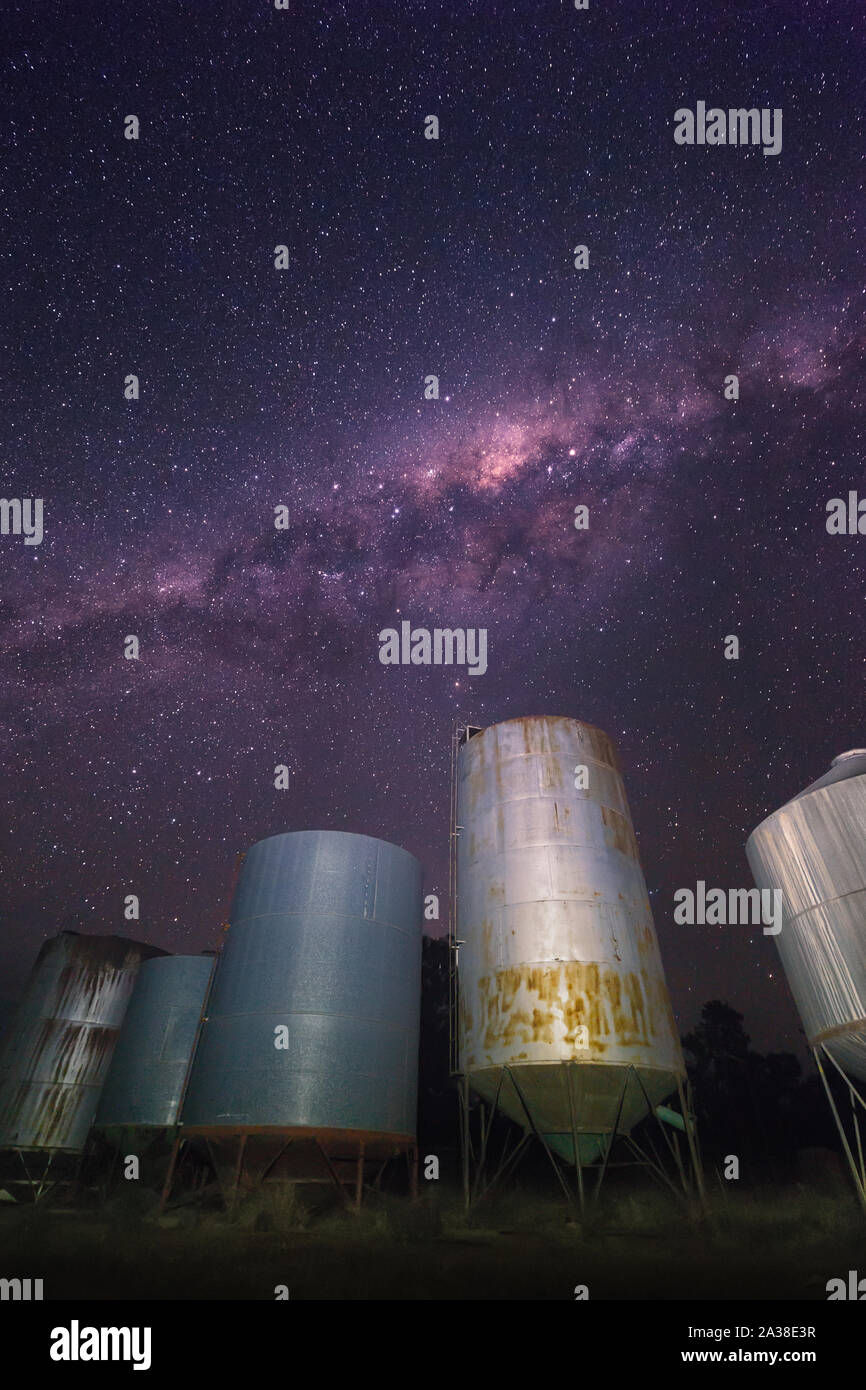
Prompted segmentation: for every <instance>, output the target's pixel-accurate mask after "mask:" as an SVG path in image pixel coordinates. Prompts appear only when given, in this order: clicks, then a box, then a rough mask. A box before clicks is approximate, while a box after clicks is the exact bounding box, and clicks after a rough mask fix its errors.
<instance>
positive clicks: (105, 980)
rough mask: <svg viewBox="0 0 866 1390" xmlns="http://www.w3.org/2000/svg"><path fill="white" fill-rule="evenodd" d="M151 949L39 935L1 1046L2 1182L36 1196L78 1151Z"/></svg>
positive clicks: (110, 939)
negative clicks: (33, 959)
mask: <svg viewBox="0 0 866 1390" xmlns="http://www.w3.org/2000/svg"><path fill="white" fill-rule="evenodd" d="M164 954H165V952H163V951H161V950H159V949H158V948H157V947H153V946H147V945H145V944H144V943H143V942H140V941H130V940H127V939H126V938H124V937H119V936H85V935H79V934H78V933H77V932H61V933H60V934H59V935H58V936H55V937H52V938H51V939H50V940H49V941H46V942H45V944H44V946H43V947H42V949H41V950H40V952H39V955H38V956H37V958H36V962H35V964H34V966H33V969H32V971H31V973H30V977H29V979H28V981H27V984H26V986H25V989H24V994H23V996H22V999H21V1001H20V1003H19V1005H18V1008H17V1010H16V1012H15V1013H14V1015H13V1018H12V1021H11V1024H10V1026H9V1031H8V1033H7V1036H6V1038H5V1040H4V1044H3V1048H2V1052H0V1169H2V1177H3V1183H4V1185H5V1186H7V1187H9V1186H10V1184H16V1185H17V1184H24V1185H25V1186H26V1187H29V1188H30V1189H31V1191H32V1192H34V1193H36V1194H37V1195H38V1194H39V1193H40V1192H41V1190H42V1188H43V1186H44V1185H46V1184H47V1183H50V1182H53V1181H54V1180H55V1178H58V1177H64V1176H68V1175H69V1173H70V1172H72V1171H74V1169H75V1166H76V1163H77V1159H78V1158H79V1157H80V1155H81V1154H82V1153H83V1150H84V1146H85V1143H86V1140H87V1135H88V1131H89V1129H90V1125H91V1121H92V1119H93V1115H94V1112H95V1110H96V1106H97V1102H98V1100H99V1094H100V1091H101V1089H102V1085H103V1082H104V1080H105V1075H106V1072H107V1070H108V1065H109V1063H110V1061H111V1055H112V1052H113V1051H114V1046H115V1043H116V1041H117V1037H118V1033H119V1030H120V1025H121V1023H122V1022H123V1017H124V1014H125V1012H126V1007H127V1004H128V1002H129V997H130V994H131V993H132V987H133V985H134V983H135V977H136V975H137V973H138V969H139V966H140V965H141V963H142V961H144V960H147V959H149V958H150V957H151V956H157V955H164Z"/></svg>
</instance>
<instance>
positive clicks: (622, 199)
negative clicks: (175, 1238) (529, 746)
mask: <svg viewBox="0 0 866 1390" xmlns="http://www.w3.org/2000/svg"><path fill="white" fill-rule="evenodd" d="M293 8H294V9H295V10H297V13H290V14H285V13H282V12H281V13H277V12H275V11H273V9H272V8H270V7H269V6H268V5H267V4H265V3H264V0H262V2H261V3H259V4H250V5H244V6H240V5H234V4H229V3H227V4H224V5H222V6H216V5H214V6H209V7H205V6H202V5H200V4H193V3H180V4H177V3H172V4H170V5H169V4H167V3H156V4H147V5H144V4H125V5H123V6H118V7H106V12H105V14H103V15H101V16H100V19H99V22H98V23H97V22H96V21H95V20H93V19H91V18H82V17H81V16H75V15H74V14H72V13H71V12H69V11H68V10H64V13H58V14H57V16H56V17H55V19H54V21H53V25H52V27H50V28H46V26H45V25H44V24H43V23H42V22H41V21H40V20H39V19H38V17H36V16H34V15H32V14H31V12H30V7H29V6H26V5H24V4H21V3H13V4H12V5H11V6H10V7H7V14H8V17H7V20H6V23H5V29H6V35H5V37H6V51H7V54H8V58H7V61H6V64H5V71H4V79H5V80H4V87H5V95H4V97H3V100H2V107H3V109H2V119H3V130H4V132H5V137H6V138H5V141H4V148H3V153H2V161H3V187H4V189H5V190H6V197H5V199H4V202H5V206H4V211H3V222H2V243H0V251H2V266H3V276H4V282H5V308H4V314H3V322H2V325H0V344H2V353H3V361H4V370H3V377H4V387H3V409H2V412H0V417H2V418H0V438H2V443H3V455H2V457H3V465H4V480H3V495H4V496H6V497H38V496H41V497H43V498H44V506H45V522H44V526H45V537H44V541H43V543H42V544H41V545H40V546H34V547H26V548H25V547H24V546H23V544H22V541H21V538H20V537H14V536H3V537H2V538H0V546H2V549H0V561H2V565H3V586H2V600H0V652H2V660H3V670H4V682H3V685H4V696H3V728H4V746H5V754H6V758H5V761H6V776H5V778H4V786H3V798H2V799H3V828H4V834H3V850H2V881H3V889H2V920H3V924H4V925H3V948H2V949H3V955H2V961H0V964H2V966H3V969H4V973H5V979H6V983H5V985H4V986H3V988H2V990H0V993H2V994H4V995H5V997H6V1002H7V1003H8V1001H9V1000H10V999H11V998H13V997H14V996H15V994H16V992H17V989H18V987H19V986H20V982H21V980H22V978H23V975H24V973H25V972H26V969H27V968H28V966H29V964H30V961H31V959H32V957H33V955H34V954H35V951H36V948H37V945H38V943H39V941H40V940H41V938H42V937H43V936H44V935H46V934H51V933H53V932H54V931H56V930H58V929H59V928H60V927H62V926H70V925H73V926H75V925H77V926H79V927H80V928H82V929H85V930H91V931H119V932H128V931H129V930H130V924H127V923H125V922H124V921H123V916H122V903H123V898H124V896H125V895H126V894H127V893H136V894H138V895H139V897H140V899H141V912H142V917H141V921H140V923H136V924H134V934H135V935H138V936H142V937H143V938H144V939H147V940H151V941H153V942H154V943H156V944H159V945H162V946H166V947H168V948H170V949H174V950H199V949H201V948H202V947H205V946H209V945H211V944H213V942H214V940H215V939H216V937H217V934H218V929H219V925H220V923H221V921H222V920H223V918H224V915H225V907H226V899H227V895H228V893H229V889H230V883H231V874H232V866H233V862H234V856H235V854H236V852H237V851H239V850H242V849H244V848H246V847H248V846H249V845H250V844H251V843H252V842H253V841H255V840H256V839H258V838H261V837H262V836H265V835H268V834H273V833H276V832H278V831H281V830H293V829H301V828H307V827H311V828H319V827H322V828H334V829H345V830H351V831H359V832H366V833H368V834H372V835H378V836H381V837H383V838H385V839H389V840H394V841H396V842H398V843H400V844H403V845H405V847H406V848H407V849H409V850H411V851H413V852H414V853H416V854H417V855H418V856H419V857H420V859H421V860H422V862H423V863H424V865H425V868H426V873H427V891H428V892H438V893H439V894H440V895H441V902H442V914H443V922H442V923H440V927H441V926H442V925H444V916H445V912H446V900H447V888H448V885H447V835H448V823H447V808H448V769H449V757H450V752H449V740H450V736H451V730H452V726H453V723H454V720H455V719H456V718H459V717H463V718H466V717H471V718H472V719H473V720H474V721H477V722H479V723H489V722H495V721H496V720H500V719H504V718H509V717H513V716H516V715H522V714H533V713H553V714H563V715H572V716H574V717H577V718H582V719H586V720H589V721H591V722H593V723H596V724H598V725H600V726H601V727H602V728H604V729H605V730H606V731H608V732H609V733H610V734H611V736H612V737H613V738H614V740H615V741H616V743H617V745H618V747H619V749H620V753H621V757H622V762H623V765H624V771H625V777H626V785H627V788H628V791H629V795H630V799H631V803H632V810H633V814H634V818H635V824H636V829H637V832H638V836H639V841H640V848H641V855H642V859H643V863H644V868H645V872H646V877H647V881H648V884H649V886H650V889H651V895H652V901H653V905H654V911H655V915H656V921H657V926H658V931H659V936H660V940H661V945H662V952H663V955H664V959H665V964H666V969H667V973H668V977H669V981H670V984H671V987H672V993H673V997H674V1004H675V1007H676V1010H677V1014H678V1018H679V1021H680V1023H681V1026H682V1027H683V1028H684V1029H685V1028H687V1027H689V1026H690V1025H691V1023H692V1022H693V1021H694V1017H695V1015H696V1012H697V1009H698V1008H699V1006H700V1004H701V1003H702V1002H703V1001H704V1000H706V999H709V998H713V997H721V998H725V999H727V1000H728V1001H729V1002H730V1003H731V1004H733V1005H734V1006H735V1007H737V1008H739V1009H740V1010H741V1011H742V1012H743V1013H744V1014H745V1015H746V1026H747V1028H748V1030H749V1031H750V1032H751V1033H752V1035H753V1037H754V1039H755V1040H756V1042H758V1043H759V1044H762V1045H764V1046H773V1047H780V1046H794V1045H796V1041H797V1023H796V1019H795V1016H794V1012H793V1007H792V1005H791V1003H790V1000H789V997H788V994H787V988H786V986H785V984H784V982H783V981H782V980H781V979H780V978H779V971H778V967H777V964H776V957H775V953H774V948H773V946H772V944H771V943H769V942H767V941H765V940H763V938H762V937H761V935H760V932H758V933H757V934H755V932H754V931H750V930H748V929H731V928H727V929H720V928H712V927H703V928H701V927H694V928H690V929H685V928H682V927H678V926H676V925H675V924H674V923H673V892H674V890H675V889H676V888H677V887H680V886H683V885H689V884H694V882H695V881H696V879H698V878H703V879H705V880H707V881H708V882H711V883H713V884H716V883H718V884H721V885H725V886H727V885H730V886H750V884H751V879H750V877H749V873H748V868H747V865H746V862H745V857H744V854H743V844H744V841H745V838H746V836H747V834H748V833H749V831H750V830H751V829H752V828H753V827H754V825H755V824H756V823H757V822H758V820H759V819H761V817H762V816H763V815H764V814H766V813H767V812H768V811H769V810H770V809H772V808H774V807H775V806H777V805H779V804H781V802H782V801H783V800H785V799H786V798H787V797H789V796H791V795H792V794H793V793H794V792H795V791H797V790H799V789H800V788H802V787H803V786H805V785H806V784H807V783H808V782H809V781H811V780H812V779H813V778H815V777H816V776H818V775H819V774H820V773H821V772H822V771H823V770H824V768H825V766H826V765H828V763H829V760H830V758H831V757H832V756H834V755H835V754H836V753H838V752H840V751H842V750H843V749H845V748H848V747H851V746H855V745H862V744H863V743H866V736H864V730H863V727H862V720H861V714H860V708H861V705H862V693H863V670H864V655H863V598H864V583H863V573H864V570H863V565H864V559H863V555H864V552H863V549H862V547H863V546H866V539H864V538H860V537H831V536H828V534H827V533H826V529H825V525H824V518H825V507H826V503H827V501H828V499H829V498H831V497H835V496H846V495H847V492H848V490H849V489H856V488H858V487H859V488H860V490H861V494H864V495H866V475H864V471H863V467H862V458H863V451H862V446H863V425H864V420H866V400H864V374H863V365H864V346H866V336H864V313H863V310H864V289H863V273H862V248H863V234H864V230H866V217H864V210H866V195H864V182H863V161H864V153H863V151H864V129H863V124H864V121H863V112H864V100H863V98H864V83H863V80H862V75H861V73H862V66H863V62H862V60H863V36H862V15H859V6H857V5H845V4H840V3H836V4H832V5H830V4H810V5H809V6H808V7H803V13H802V14H801V15H793V16H792V15H791V14H790V13H789V12H788V11H789V8H791V7H789V6H787V5H763V6H752V7H750V8H749V7H746V6H740V5H730V6H729V7H727V9H726V10H725V12H724V14H722V15H718V14H717V13H716V7H713V9H712V12H711V13H708V14H707V15H706V16H703V17H701V18H696V16H695V14H694V9H695V7H694V5H693V4H691V3H687V2H686V0H683V3H671V4H664V5H652V6H649V5H645V4H640V5H639V4H631V5H617V6H608V5H605V4H603V3H600V2H599V3H598V4H596V3H595V0H593V4H592V7H591V9H590V10H589V11H587V12H581V13H576V12H574V11H573V10H571V9H570V8H569V7H568V6H567V5H565V4H560V3H550V4H546V3H544V0H531V3H514V4H508V5H505V4H496V3H484V4H482V3H474V2H473V0H461V3H460V4H459V5H458V4H441V3H426V4H423V5H421V4H417V5H413V4H406V5H398V4H396V3H395V4H390V3H386V0H376V3H369V4H365V3H352V4H342V3H329V4H328V5H321V6H320V5H316V4H312V3H310V4H306V5H300V4H298V5H297V6H294V7H293ZM722 8H723V9H724V7H722ZM699 99H700V100H706V101H707V102H708V103H709V104H714V103H715V102H718V104H719V105H720V106H729V105H730V106H741V105H742V106H752V105H754V106H758V107H760V106H765V107H771V108H782V109H783V110H784V113H785V124H784V145H783V148H782V150H781V153H780V154H779V155H778V156H777V157H774V158H772V159H766V158H764V157H763V155H762V151H761V150H760V149H748V148H741V149H734V148H724V149H719V148H714V149H707V148H703V149H698V148H686V147H681V146H678V145H676V144H675V143H674V140H673V134H672V130H673V114H674V111H675V110H676V109H677V108H678V107H680V106H684V105H686V106H694V104H695V103H696V101H697V100H699ZM133 112H134V113H135V114H136V115H137V116H138V117H139V120H140V126H141V131H140V138H139V140H138V141H128V140H125V139H124V138H123V122H124V118H125V116H126V115H127V114H128V113H133ZM430 113H435V114H437V115H438V117H439V121H440V138H439V140H438V141H428V140H425V139H424V137H423V129H424V120H425V117H426V116H427V115H428V114H430ZM279 244H285V245H287V246H288V248H289V252H290V258H289V259H290V264H289V268H288V269H287V270H285V271H277V270H276V269H275V268H274V248H275V247H276V246H277V245H279ZM578 244H584V245H586V246H588V248H589V252H590V266H589V269H587V270H585V271H578V270H576V269H575V268H574V263H573V260H574V258H573V251H574V248H575V246H577V245H578ZM131 372H134V373H136V374H137V375H138V376H139V379H140V385H141V398H140V400H138V401H129V400H125V399H124V393H123V382H124V378H125V376H126V375H127V374H128V373H131ZM729 373H735V374H737V375H738V377H739V382H740V396H739V399H738V400H737V401H731V400H727V399H725V395H724V385H723V383H724V380H725V377H726V376H727V375H728V374H729ZM431 374H435V375H436V376H438V378H439V384H440V394H439V398H438V400H426V399H425V398H424V382H425V378H427V377H428V376H429V375H431ZM581 504H583V505H586V506H588V508H589V514H590V525H589V529H588V530H587V531H577V530H576V529H575V527H574V522H573V518H574V510H575V507H576V506H578V505H581ZM280 506H284V507H286V508H287V509H288V513H287V515H288V524H287V525H286V527H285V528H284V529H281V530H277V529H276V528H275V526H274V517H275V508H277V507H280ZM403 619H408V620H410V621H411V622H413V623H414V624H416V625H420V626H427V627H430V628H432V627H435V626H457V625H461V626H465V627H475V628H478V627H483V628H486V629H487V630H488V633H489V657H488V670H487V672H486V673H485V674H484V675H483V676H478V677H475V678H473V677H471V676H469V675H467V673H466V670H465V669H459V668H456V667H452V668H445V667H441V668H430V669H425V668H416V667H410V668H401V667H395V668H388V667H383V666H382V665H381V664H380V662H379V661H378V641H377V633H378V632H379V631H380V629H382V628H383V627H387V626H393V625H395V624H399V622H400V621H401V620H403ZM730 633H735V634H737V635H738V636H739V638H740V644H741V657H740V660H739V661H738V662H728V661H725V660H724V658H723V655H722V651H723V643H724V638H725V637H726V635H728V634H730ZM128 634H135V635H137V637H138V638H139V641H140V647H141V655H140V659H139V660H138V661H127V660H124V658H123V646H124V639H125V637H126V636H127V635H128ZM277 764H285V765H287V766H288V768H289V770H290V780H289V789H288V790H287V791H277V790H275V788H274V767H275V766H276V765H277Z"/></svg>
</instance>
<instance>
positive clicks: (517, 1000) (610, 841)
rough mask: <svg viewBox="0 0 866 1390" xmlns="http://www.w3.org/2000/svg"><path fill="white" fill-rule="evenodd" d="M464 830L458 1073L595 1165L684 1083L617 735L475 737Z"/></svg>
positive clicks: (510, 724) (461, 814)
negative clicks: (614, 1137) (612, 1139)
mask: <svg viewBox="0 0 866 1390" xmlns="http://www.w3.org/2000/svg"><path fill="white" fill-rule="evenodd" d="M581 769H583V770H581ZM584 783H585V785H584ZM457 823H458V836H457V936H458V940H459V961H458V978H459V1024H458V1039H459V1055H460V1071H461V1072H462V1073H463V1074H464V1075H465V1076H466V1078H467V1080H468V1084H469V1086H470V1088H471V1089H472V1090H473V1091H474V1092H475V1093H476V1094H477V1095H479V1096H480V1097H481V1098H482V1099H484V1100H485V1101H487V1102H488V1103H490V1104H492V1103H494V1102H496V1103H497V1104H498V1106H499V1108H500V1109H501V1110H502V1111H503V1112H504V1113H505V1114H506V1115H507V1116H508V1117H509V1118H510V1119H512V1120H514V1121H515V1122H516V1123H517V1124H519V1125H521V1126H522V1127H523V1128H524V1130H526V1129H528V1128H529V1127H530V1124H529V1121H530V1118H531V1125H532V1128H534V1129H536V1130H537V1131H538V1132H539V1133H540V1134H541V1136H542V1137H543V1139H544V1141H545V1142H546V1143H547V1145H548V1147H549V1148H550V1149H551V1150H552V1151H553V1152H555V1153H557V1154H558V1155H560V1157H563V1158H565V1159H567V1160H568V1161H569V1162H572V1163H573V1162H574V1159H575V1144H574V1135H575V1134H576V1135H577V1136H578V1139H577V1142H578V1149H579V1159H580V1163H581V1165H584V1164H587V1163H590V1162H592V1161H593V1159H595V1158H597V1157H598V1156H599V1155H600V1154H601V1153H602V1152H603V1151H604V1150H605V1147H606V1146H607V1143H608V1137H609V1136H610V1135H611V1134H612V1133H614V1132H616V1133H619V1134H623V1133H627V1132H628V1131H629V1130H630V1129H631V1128H632V1127H633V1126H634V1125H635V1124H637V1123H638V1121H639V1120H641V1119H643V1118H644V1116H645V1115H646V1114H647V1113H648V1111H649V1108H650V1104H651V1105H652V1106H653V1107H654V1106H655V1105H656V1104H658V1103H659V1102H660V1101H662V1100H663V1099H664V1098H665V1097H666V1096H668V1095H670V1094H671V1092H673V1091H675V1090H676V1089H677V1085H678V1082H681V1081H683V1080H684V1079H685V1067H684V1064H683V1058H682V1052H681V1049H680V1043H679V1038H678V1036H677V1031H676V1027H675V1023H674V1018H673V1012H672V1009H671V1005H670V999H669V997H668V991H667V986H666V984H665V978H664V971H663V968H662V962H661V957H660V954H659V948H658V942H657V940H656V934H655V929H654V926H653V920H652V913H651V911H650V905H649V900H648V897H647V891H646V884H645V883H644V878H643V873H642V872H641V867H640V863H639V860H638V852H637V845H636V843H635V837H634V832H633V829H632V824H631V818H630V815H629V810H628V805H627V802H626V797H625V790H624V787H623V782H622V778H621V776H620V773H619V770H618V766H617V761H616V755H615V753H614V749H613V745H612V744H611V741H610V739H609V738H608V737H607V735H606V734H604V733H602V732H601V730H599V729H596V728H594V727H592V726H591V725H589V724H584V723H581V722H579V721H578V720H575V719H564V718H555V717H547V716H542V717H537V718H527V719H512V720H508V721H506V722H504V723H501V724H495V725H493V726H491V727H490V728H487V729H484V730H482V731H479V732H475V733H473V735H472V736H471V737H469V738H467V739H466V740H465V742H464V743H463V744H462V746H461V747H460V749H459V752H458V759H457ZM648 1101H649V1104H648Z"/></svg>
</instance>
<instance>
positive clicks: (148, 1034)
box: [93, 955, 214, 1135]
mask: <svg viewBox="0 0 866 1390" xmlns="http://www.w3.org/2000/svg"><path fill="white" fill-rule="evenodd" d="M213 964H214V957H213V956H210V955H198V956H163V957H161V958H160V959H157V960H150V961H145V963H144V965H142V967H141V969H140V970H139V972H138V978H137V980H136V982H135V988H134V989H133V991H132V997H131V999H130V1001H129V1007H128V1009H127V1011H126V1017H125V1018H124V1020H123V1027H122V1028H121V1030H120V1037H119V1038H118V1041H117V1046H116V1048H115V1049H114V1056H113V1057H112V1059H111V1066H110V1067H109V1069H108V1074H107V1076H106V1078H105V1085H104V1086H103V1088H102V1095H101V1096H100V1098H99V1105H98V1107H97V1110H96V1118H95V1119H94V1122H93V1124H94V1128H95V1129H97V1130H99V1131H101V1132H103V1133H106V1134H109V1135H110V1134H111V1132H112V1131H114V1130H125V1131H128V1130H130V1129H153V1130H161V1129H169V1128H171V1127H172V1126H174V1125H175V1124H177V1119H178V1107H179V1105H180V1101H181V1097H182V1095H183V1088H184V1083H185V1081H186V1076H187V1072H188V1070H189V1066H190V1063H191V1061H192V1053H193V1048H194V1046H195V1040H196V1036H197V1033H198V1026H199V1020H200V1019H201V1014H202V1007H203V1005H204V1001H205V995H206V994H207V988H208V984H209V982H210V978H211V974H212V971H213Z"/></svg>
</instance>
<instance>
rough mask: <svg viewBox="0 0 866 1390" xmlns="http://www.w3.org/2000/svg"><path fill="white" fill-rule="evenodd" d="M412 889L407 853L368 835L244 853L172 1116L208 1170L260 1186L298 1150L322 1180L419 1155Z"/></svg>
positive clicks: (278, 840)
mask: <svg viewBox="0 0 866 1390" xmlns="http://www.w3.org/2000/svg"><path fill="white" fill-rule="evenodd" d="M421 884H422V870H421V865H420V864H419V863H418V861H417V860H416V859H415V858H414V857H413V856H412V855H411V854H408V853H407V852H406V851H405V850H403V849H400V848H398V847H397V846H396V845H392V844H387V843H386V842H384V841H382V840H376V839H371V838H370V837H368V836H366V835H351V834H345V833H343V832H340V831H297V832H294V833H290V834H284V835H274V836H272V837H271V838H269V839H266V840H261V841H260V842H259V843H258V844H256V845H254V846H253V848H252V849H251V850H250V851H249V853H248V854H247V855H246V858H245V862H244V865H243V869H242V872H241V875H240V878H239V881H238V885H237V889H236V891H235V895H234V901H233V905H232V909H231V912H230V923H231V926H230V929H229V931H228V933H227V935H226V938H225V942H224V945H223V948H222V952H221V955H220V959H219V964H218V967H217V971H216V975H215V978H214V983H213V987H212V991H211V995H210V1001H209V1004H208V1009H207V1019H206V1021H205V1024H204V1026H203V1028H202V1032H201V1037H200V1040H199V1045H198V1049H197V1052H196V1056H195V1060H194V1063H193V1067H192V1071H191V1074H190V1079H189V1086H188V1089H187V1094H186V1099H185V1101H184V1105H183V1112H182V1125H183V1134H184V1136H185V1137H189V1136H191V1135H195V1136H199V1137H201V1138H203V1139H205V1140H207V1141H208V1144H209V1147H210V1151H211V1155H212V1157H213V1158H214V1162H215V1163H216V1165H217V1169H218V1171H220V1169H222V1172H223V1174H224V1173H225V1170H226V1165H228V1167H229V1169H232V1168H233V1166H234V1165H235V1164H237V1167H236V1169H235V1171H236V1172H237V1173H238V1175H240V1174H241V1171H242V1170H243V1177H244V1178H245V1180H246V1181H256V1180H258V1178H260V1177H262V1176H263V1175H264V1173H265V1172H272V1171H273V1170H274V1165H275V1163H276V1161H277V1157H278V1156H280V1155H283V1154H284V1153H285V1151H286V1150H287V1148H288V1147H289V1146H291V1145H294V1150H293V1155H296V1154H297V1153H298V1144H297V1141H299V1140H301V1139H304V1140H307V1141H309V1144H308V1146H307V1147H308V1148H309V1147H310V1145H312V1146H313V1147H315V1148H316V1149H317V1150H318V1151H319V1152H320V1153H321V1154H322V1155H323V1156H324V1159H325V1162H326V1164H327V1165H328V1171H329V1172H330V1173H331V1175H332V1176H333V1173H334V1171H336V1169H335V1165H336V1164H338V1163H341V1162H344V1161H349V1160H352V1161H353V1162H355V1163H357V1164H360V1165H362V1166H363V1162H364V1161H365V1159H364V1156H365V1155H366V1158H367V1159H369V1158H373V1157H376V1156H380V1155H381V1154H382V1153H386V1154H387V1153H390V1152H393V1151H394V1150H395V1149H399V1150H402V1151H404V1152H406V1153H409V1152H410V1151H411V1150H412V1149H413V1147H414V1144H415V1130H416V1095H417V1071H418V1034H419V1022H420V974H421V925H422V910H423V900H422V889H421ZM277 1044H280V1045H277ZM282 1044H285V1045H282ZM237 1140H242V1146H241V1148H240V1149H238V1147H237V1145H236V1143H235V1141H237ZM356 1176H357V1178H358V1182H359V1184H360V1181H361V1177H362V1174H360V1170H357V1171H356ZM353 1180H354V1179H353ZM358 1191H359V1192H360V1187H359V1188H358Z"/></svg>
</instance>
